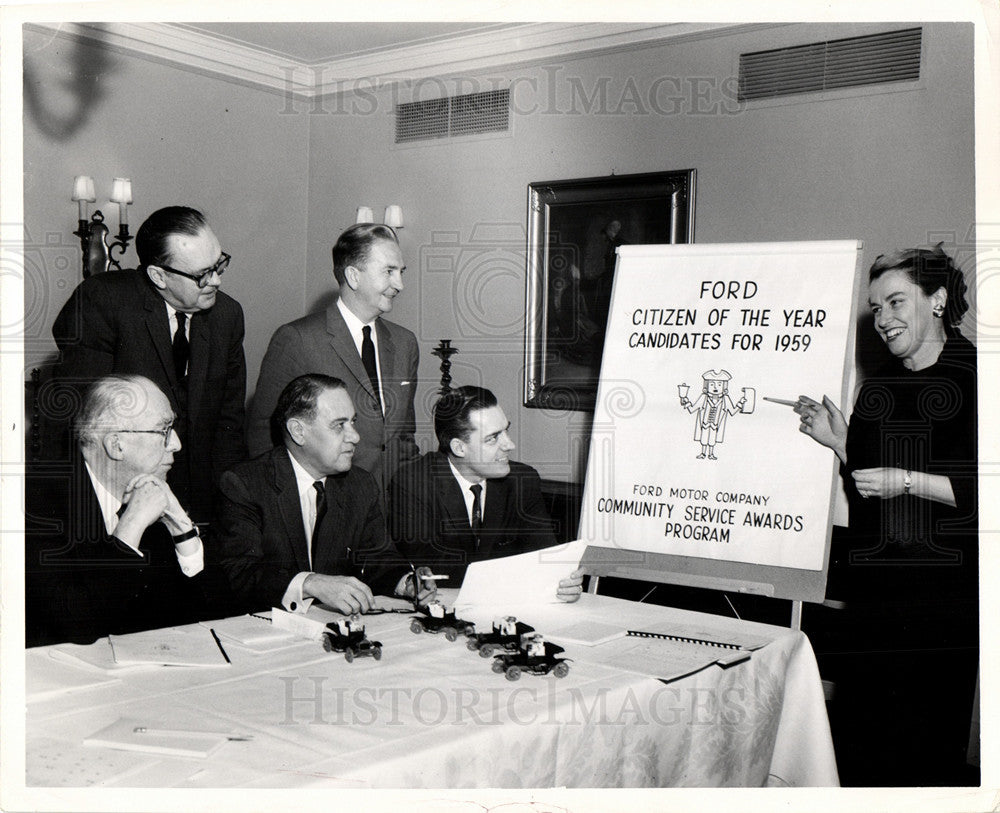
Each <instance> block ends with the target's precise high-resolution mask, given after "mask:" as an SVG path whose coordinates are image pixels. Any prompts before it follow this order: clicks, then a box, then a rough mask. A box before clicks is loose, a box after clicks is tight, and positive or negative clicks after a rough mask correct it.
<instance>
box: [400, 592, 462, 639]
mask: <svg viewBox="0 0 1000 813" xmlns="http://www.w3.org/2000/svg"><path fill="white" fill-rule="evenodd" d="M421 612H422V613H423V615H418V616H416V617H414V618H413V620H412V621H410V632H415V633H421V632H430V633H433V634H437V633H439V632H443V633H444V637H445V638H447V639H448V640H449V641H454V640H457V638H458V636H459V635H460V634H461V635H472V634H474V633H475V631H476V625H475V624H473V623H472V622H471V621H463V620H462V619H461V618H455V610H454V609H451V610H448V609H446V608H445V606H444V605H443V604H441V602H438V601H434V602H431V603H430V604H428V605H427V606H426V607H423V608H421Z"/></svg>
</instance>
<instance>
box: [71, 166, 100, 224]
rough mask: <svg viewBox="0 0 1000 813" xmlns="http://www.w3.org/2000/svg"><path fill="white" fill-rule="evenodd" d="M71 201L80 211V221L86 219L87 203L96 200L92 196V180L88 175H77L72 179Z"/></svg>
mask: <svg viewBox="0 0 1000 813" xmlns="http://www.w3.org/2000/svg"><path fill="white" fill-rule="evenodd" d="M73 200H75V201H76V202H77V204H78V205H79V210H80V220H86V219H87V201H95V200H97V195H95V194H94V179H93V178H91V177H90V176H89V175H77V176H76V177H75V178H74V179H73Z"/></svg>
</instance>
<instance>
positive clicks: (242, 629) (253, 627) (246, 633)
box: [199, 615, 298, 653]
mask: <svg viewBox="0 0 1000 813" xmlns="http://www.w3.org/2000/svg"><path fill="white" fill-rule="evenodd" d="M199 623H200V624H201V626H203V627H205V628H206V629H209V630H213V629H214V630H215V631H216V633H217V634H218V635H219V637H220V638H224V639H226V640H227V641H233V642H235V643H237V644H240V645H241V646H245V647H247V648H248V649H252V650H253V651H254V652H261V653H263V652H273V651H275V650H277V649H284V648H285V647H287V646H292V645H294V644H297V643H298V640H297V639H296V638H295V636H294V635H292V634H290V633H289V632H288V631H287V630H284V629H281V628H280V627H275V626H274V624H273V623H271V619H270V618H267V617H265V616H263V615H240V616H236V617H235V618H220V619H217V620H215V621H201V622H199Z"/></svg>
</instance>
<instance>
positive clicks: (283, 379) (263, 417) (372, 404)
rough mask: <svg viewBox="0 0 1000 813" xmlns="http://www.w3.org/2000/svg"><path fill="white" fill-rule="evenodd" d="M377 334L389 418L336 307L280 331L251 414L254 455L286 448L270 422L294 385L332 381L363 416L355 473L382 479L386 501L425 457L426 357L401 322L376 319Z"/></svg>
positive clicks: (269, 352) (266, 361) (265, 364)
mask: <svg viewBox="0 0 1000 813" xmlns="http://www.w3.org/2000/svg"><path fill="white" fill-rule="evenodd" d="M375 331H376V333H377V335H378V358H379V367H380V369H381V371H382V400H383V403H384V405H385V415H384V416H383V414H382V411H381V410H380V409H379V406H378V403H377V402H376V400H375V393H374V390H373V389H372V385H371V381H370V380H369V378H368V374H367V373H366V372H365V368H364V365H363V364H362V363H361V356H360V354H359V353H358V348H357V345H355V344H354V339H353V338H351V334H350V331H349V330H348V328H347V323H346V322H344V317H343V316H341V314H340V309H339V308H338V307H337V303H336V302H334V303H333V304H332V305H331V306H330V307H329V308H327V309H326V311H325V312H321V313H313V314H310V315H309V316H306V317H303V318H302V319H297V320H296V321H294V322H291V323H289V324H287V325H282V326H281V327H280V328H278V329H277V331H275V333H274V336H272V337H271V343H270V345H269V346H268V348H267V354H266V355H265V356H264V361H263V362H262V363H261V365H260V377H259V378H258V379H257V392H256V394H255V395H254V398H253V404H252V406H251V408H250V421H249V428H248V437H247V440H248V445H249V447H250V454H253V455H257V454H260V453H261V452H263V451H265V450H267V449H270V448H271V446H272V445H273V444H278V443H280V442H281V441H280V438H276V437H272V436H271V427H270V418H271V413H272V412H273V411H274V407H275V404H277V402H278V396H279V395H280V394H281V391H282V390H283V389H284V388H285V385H287V384H288V382H289V381H291V380H292V379H293V378H296V377H297V376H300V375H304V374H305V373H323V374H325V375H332V376H335V377H337V378H340V379H342V380H343V381H344V383H345V384H346V385H347V391H348V393H349V394H350V396H351V400H352V401H353V402H354V408H355V410H356V411H357V430H358V433H359V434H360V435H361V442H360V443H358V445H357V448H356V450H355V452H354V465H355V466H360V467H361V468H363V469H365V470H366V471H368V472H369V473H370V474H371V475H372V477H374V478H375V482H376V483H377V484H378V486H379V493H380V494H383V495H384V490H385V487H386V485H387V484H388V482H389V479H390V478H391V477H392V474H393V472H395V471H396V469H397V468H398V467H399V466H400V464H402V463H404V462H406V461H407V460H412V459H413V458H415V457H417V455H418V454H419V450H418V449H417V444H416V441H415V440H414V438H413V435H414V432H415V431H416V418H415V415H414V410H413V396H414V392H415V390H416V386H417V361H418V350H417V339H416V337H415V336H414V335H413V334H412V333H411V332H410V331H409V330H407V329H406V328H404V327H400V326H399V325H397V324H394V323H393V322H389V321H386V320H385V319H376V320H375Z"/></svg>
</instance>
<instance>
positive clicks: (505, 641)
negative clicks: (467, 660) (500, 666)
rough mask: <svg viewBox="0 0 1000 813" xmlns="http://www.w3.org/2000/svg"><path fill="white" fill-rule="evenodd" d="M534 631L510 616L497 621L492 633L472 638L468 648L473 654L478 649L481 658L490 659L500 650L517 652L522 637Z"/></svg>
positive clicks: (484, 633) (494, 622)
mask: <svg viewBox="0 0 1000 813" xmlns="http://www.w3.org/2000/svg"><path fill="white" fill-rule="evenodd" d="M534 631H535V628H534V627H531V626H528V625H527V624H525V623H523V622H521V621H518V620H517V619H516V618H514V616H512V615H508V616H505V617H503V618H497V619H495V620H494V621H493V630H492V631H491V632H481V633H479V634H478V635H472V636H470V637H469V642H468V644H466V646H468V648H469V649H471V650H472V651H473V652H475V651H476V650H477V649H478V650H479V656H480V657H481V658H488V657H490V655H492V654H493V653H494V652H495V651H496V650H498V649H502V650H505V651H506V652H516V651H517V649H518V647H519V646H520V644H521V636H522V635H525V634H527V633H529V632H534Z"/></svg>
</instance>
